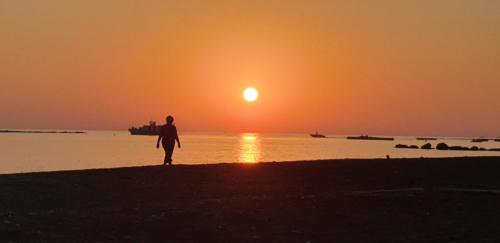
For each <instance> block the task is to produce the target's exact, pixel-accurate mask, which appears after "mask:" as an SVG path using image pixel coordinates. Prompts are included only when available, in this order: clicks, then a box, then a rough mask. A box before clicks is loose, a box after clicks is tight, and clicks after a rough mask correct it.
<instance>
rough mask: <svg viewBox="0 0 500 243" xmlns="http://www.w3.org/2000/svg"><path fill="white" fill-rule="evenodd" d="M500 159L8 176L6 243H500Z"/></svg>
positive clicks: (2, 201) (0, 212) (3, 204)
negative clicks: (58, 242)
mask: <svg viewBox="0 0 500 243" xmlns="http://www.w3.org/2000/svg"><path fill="white" fill-rule="evenodd" d="M499 171H500V157H469V158H443V159H389V160H388V159H363V160H361V159H360V160H355V159H351V160H328V161H302V162H280V163H260V164H217V165H175V166H171V167H165V166H147V167H134V168H117V169H96V170H83V171H65V172H45V173H27V174H11V175H0V188H1V192H2V195H1V197H0V241H2V242H49V241H65V242H88V241H92V242H106V241H120V242H122V241H126V242H145V241H156V242H159V241H171V242H179V241H187V242H226V241H230V242H262V241H267V242H498V241H499V240H500V235H499V234H498V225H500V208H499V207H498V205H500V176H499Z"/></svg>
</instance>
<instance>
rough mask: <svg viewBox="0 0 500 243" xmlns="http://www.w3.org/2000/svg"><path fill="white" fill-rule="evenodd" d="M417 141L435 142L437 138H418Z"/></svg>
mask: <svg viewBox="0 0 500 243" xmlns="http://www.w3.org/2000/svg"><path fill="white" fill-rule="evenodd" d="M417 140H425V141H427V140H437V138H427V137H418V138H417Z"/></svg>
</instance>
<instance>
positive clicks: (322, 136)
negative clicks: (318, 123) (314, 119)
mask: <svg viewBox="0 0 500 243" xmlns="http://www.w3.org/2000/svg"><path fill="white" fill-rule="evenodd" d="M310 135H311V137H313V138H326V136H325V135H323V134H319V133H318V132H316V133H312V134H310Z"/></svg>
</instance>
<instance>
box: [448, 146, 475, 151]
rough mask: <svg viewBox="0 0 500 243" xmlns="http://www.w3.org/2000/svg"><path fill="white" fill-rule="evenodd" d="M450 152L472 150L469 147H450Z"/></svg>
mask: <svg viewBox="0 0 500 243" xmlns="http://www.w3.org/2000/svg"><path fill="white" fill-rule="evenodd" d="M448 149H449V150H470V148H468V147H464V146H450V147H448Z"/></svg>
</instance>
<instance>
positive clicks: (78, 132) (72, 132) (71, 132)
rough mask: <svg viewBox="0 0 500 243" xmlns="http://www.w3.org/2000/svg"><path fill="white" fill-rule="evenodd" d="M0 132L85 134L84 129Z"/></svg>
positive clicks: (7, 131) (3, 131)
mask: <svg viewBox="0 0 500 243" xmlns="http://www.w3.org/2000/svg"><path fill="white" fill-rule="evenodd" d="M0 133H64V134H67V133H70V134H83V133H86V132H84V131H43V130H26V131H25V130H0Z"/></svg>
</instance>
